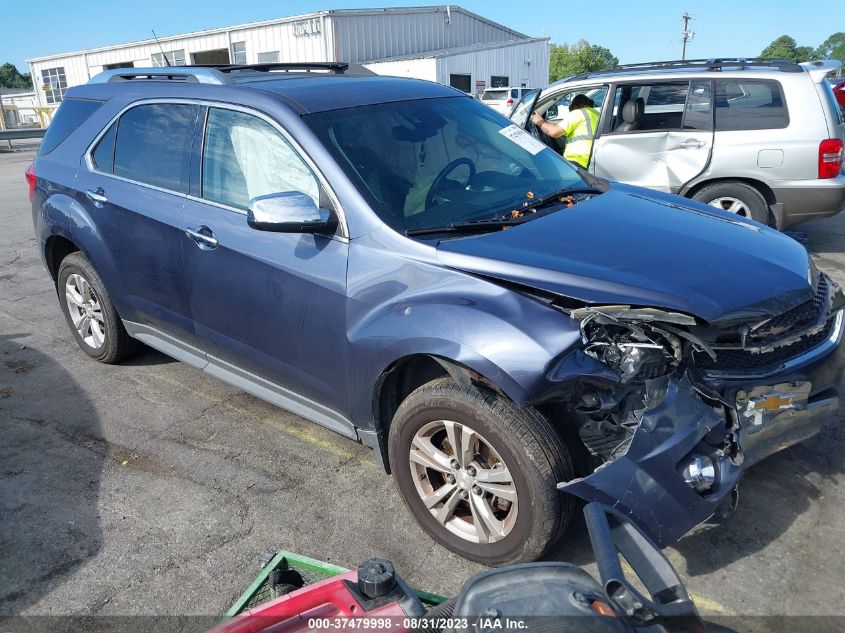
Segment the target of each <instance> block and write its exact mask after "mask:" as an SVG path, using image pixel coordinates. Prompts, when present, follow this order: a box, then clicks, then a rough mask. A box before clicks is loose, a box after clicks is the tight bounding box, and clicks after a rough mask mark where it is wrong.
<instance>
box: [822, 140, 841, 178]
mask: <svg viewBox="0 0 845 633" xmlns="http://www.w3.org/2000/svg"><path fill="white" fill-rule="evenodd" d="M841 172H842V139H838V138H829V139H825V140H823V141H822V142H821V143H819V178H836V177H837V176H838V175H839V174H840V173H841Z"/></svg>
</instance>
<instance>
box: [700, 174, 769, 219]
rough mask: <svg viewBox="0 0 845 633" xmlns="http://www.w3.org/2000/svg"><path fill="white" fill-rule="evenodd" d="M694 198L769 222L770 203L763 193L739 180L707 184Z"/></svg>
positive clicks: (744, 215)
mask: <svg viewBox="0 0 845 633" xmlns="http://www.w3.org/2000/svg"><path fill="white" fill-rule="evenodd" d="M693 199H694V200H698V201H700V202H703V203H704V204H708V205H710V206H711V207H716V208H717V209H721V210H722V211H727V212H728V213H735V214H736V215H739V216H742V217H745V218H748V219H750V220H754V221H755V222H759V223H760V224H766V225H768V224H769V205H768V204H767V203H766V199H765V198H764V197H763V194H761V193H760V192H759V191H758V190H757V189H755V188H754V187H752V186H751V185H747V184H745V183H744V182H739V181H738V180H728V181H725V182H717V183H714V184H712V185H707V186H706V187H704V188H702V189H701V190H700V191H697V192H696V194H695V195H694V196H693Z"/></svg>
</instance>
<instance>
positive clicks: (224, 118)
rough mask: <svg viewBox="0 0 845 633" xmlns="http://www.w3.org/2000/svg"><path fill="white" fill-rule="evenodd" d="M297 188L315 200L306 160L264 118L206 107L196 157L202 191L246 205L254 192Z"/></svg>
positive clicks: (317, 191) (316, 186)
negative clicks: (201, 143) (201, 146)
mask: <svg viewBox="0 0 845 633" xmlns="http://www.w3.org/2000/svg"><path fill="white" fill-rule="evenodd" d="M286 191H298V192H300V193H304V194H306V195H308V196H310V197H311V198H312V199H313V200H314V204H316V205H317V206H319V204H320V187H319V183H318V181H317V178H316V177H315V176H314V174H313V173H312V172H311V170H310V169H309V168H308V165H306V164H305V162H304V161H303V160H302V158H301V157H300V156H299V155H298V154H297V153H296V151H295V150H294V149H293V148H292V147H291V146H290V145H289V144H288V142H287V141H286V140H285V139H284V138H283V137H282V135H281V134H279V132H278V130H276V129H275V128H274V127H273V126H272V125H270V124H269V123H267V122H266V121H264V120H262V119H260V118H258V117H256V116H252V115H250V114H245V113H243V112H235V111H233V110H224V109H221V108H211V109H210V110H209V111H208V123H207V125H206V131H205V144H204V150H203V159H202V195H203V198H206V199H207V200H212V201H214V202H220V203H223V204H227V205H229V206H233V207H237V208H240V209H246V208H247V205H248V204H249V201H250V200H252V199H253V198H256V197H258V196H264V195H268V194H273V193H282V192H286Z"/></svg>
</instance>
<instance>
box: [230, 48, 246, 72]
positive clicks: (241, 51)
mask: <svg viewBox="0 0 845 633" xmlns="http://www.w3.org/2000/svg"><path fill="white" fill-rule="evenodd" d="M232 63H233V64H235V65H236V66H243V65H244V64H246V42H232Z"/></svg>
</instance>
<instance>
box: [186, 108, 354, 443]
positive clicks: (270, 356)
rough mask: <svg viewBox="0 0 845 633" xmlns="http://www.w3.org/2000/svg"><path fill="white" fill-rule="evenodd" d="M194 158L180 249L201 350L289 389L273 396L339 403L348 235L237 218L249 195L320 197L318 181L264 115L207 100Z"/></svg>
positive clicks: (337, 408) (339, 408) (343, 363)
mask: <svg viewBox="0 0 845 633" xmlns="http://www.w3.org/2000/svg"><path fill="white" fill-rule="evenodd" d="M195 160H201V162H202V164H201V169H194V170H192V171H193V173H196V174H198V176H197V177H198V180H199V182H197V183H196V185H197V186H194V183H192V193H193V194H195V195H194V196H192V198H189V199H188V201H187V202H186V206H185V211H184V216H183V222H184V227H183V228H184V230H185V231H186V233H185V234H184V235H183V239H182V252H183V254H184V261H185V274H186V277H187V280H188V285H189V293H190V301H191V308H192V312H193V318H194V324H195V328H196V332H197V336H198V337H199V339H200V342H201V345H202V346H203V348H204V349H205V351H206V352H207V354H208V355H209V357H210V360H211V361H212V363H214V362H215V361H222V362H223V363H226V364H227V365H234V366H236V367H237V368H238V369H243V370H246V371H247V372H250V373H251V374H255V375H257V376H259V377H260V378H263V379H265V380H267V381H270V382H271V383H272V384H273V385H274V386H278V387H281V388H282V389H283V390H288V391H289V392H291V393H287V391H286V392H285V393H286V396H285V397H291V398H293V397H295V396H294V395H292V394H297V395H299V396H304V397H305V398H307V399H308V400H309V401H312V402H316V403H319V404H320V405H323V406H325V407H329V408H330V409H332V410H333V411H343V410H345V408H346V407H345V405H346V403H345V398H344V395H343V394H345V393H346V389H345V385H346V378H347V377H346V262H347V254H348V244H347V243H346V241H345V240H343V239H340V238H338V237H335V236H324V235H309V234H300V233H272V232H267V231H258V230H255V229H252V228H250V227H249V225H247V219H246V209H247V205H248V204H249V201H250V200H251V199H252V198H255V197H257V196H261V195H267V194H272V193H282V192H286V191H298V192H302V193H305V194H307V195H309V196H311V197H312V198H313V199H314V200H315V202H316V203H317V204H318V205H319V204H320V202H325V198H324V197H323V195H324V194H323V192H322V189H321V185H320V183H319V180H318V179H317V177H316V176H315V175H314V173H313V172H312V170H311V169H310V168H309V166H308V164H307V163H306V162H305V161H304V160H303V159H302V157H301V156H300V155H299V154H298V152H297V150H295V149H294V147H293V146H292V145H291V143H289V142H288V141H287V140H286V138H285V136H284V135H283V134H282V133H281V132H280V131H279V130H278V129H277V128H276V127H275V126H274V125H271V124H270V123H269V122H268V121H267V120H265V119H264V118H261V117H259V116H257V115H253V114H249V113H246V112H242V111H236V110H230V109H225V108H217V107H210V108H209V109H208V113H207V119H206V124H205V139H204V143H203V152H202V155H201V156H195ZM200 173H201V176H199V174H200ZM211 369H212V373H213V368H211ZM230 369H232V368H230ZM227 371H229V369H227ZM233 371H235V370H233ZM247 379H250V378H249V376H247ZM253 391H254V389H253ZM270 399H271V400H272V398H270ZM283 406H285V407H286V408H289V409H293V410H297V409H296V407H293V406H288V405H285V404H283ZM321 421H322V422H323V423H325V424H326V425H328V426H332V423H331V422H329V421H327V420H325V419H323V420H321ZM336 430H341V431H343V429H336Z"/></svg>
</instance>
